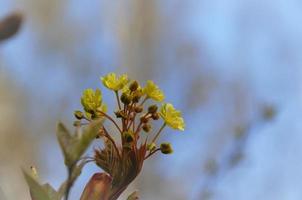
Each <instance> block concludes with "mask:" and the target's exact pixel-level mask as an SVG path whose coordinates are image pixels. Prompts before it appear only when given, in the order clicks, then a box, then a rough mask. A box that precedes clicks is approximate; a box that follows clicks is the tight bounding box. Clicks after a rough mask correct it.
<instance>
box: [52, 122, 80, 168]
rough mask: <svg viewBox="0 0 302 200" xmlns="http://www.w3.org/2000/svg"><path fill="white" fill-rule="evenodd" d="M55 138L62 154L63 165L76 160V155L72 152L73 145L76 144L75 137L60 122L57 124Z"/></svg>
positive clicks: (70, 164)
mask: <svg viewBox="0 0 302 200" xmlns="http://www.w3.org/2000/svg"><path fill="white" fill-rule="evenodd" d="M57 138H58V142H59V144H60V147H61V149H62V151H63V154H64V160H65V165H66V166H69V167H70V166H72V165H73V164H74V163H75V162H76V160H77V158H76V155H75V154H74V153H73V149H74V146H75V145H76V139H75V137H73V136H72V135H71V134H70V133H69V131H68V130H67V128H66V127H65V126H64V124H63V123H61V122H59V123H58V125H57Z"/></svg>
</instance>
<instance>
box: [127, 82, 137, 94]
mask: <svg viewBox="0 0 302 200" xmlns="http://www.w3.org/2000/svg"><path fill="white" fill-rule="evenodd" d="M138 86H139V85H138V82H137V81H133V82H132V83H131V84H130V86H129V89H130V91H132V92H133V91H135V90H137V88H138Z"/></svg>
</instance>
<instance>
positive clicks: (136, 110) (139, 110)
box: [134, 106, 144, 113]
mask: <svg viewBox="0 0 302 200" xmlns="http://www.w3.org/2000/svg"><path fill="white" fill-rule="evenodd" d="M143 110H144V108H143V106H136V107H135V108H134V111H135V112H136V113H141V112H143Z"/></svg>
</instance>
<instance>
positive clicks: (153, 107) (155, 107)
mask: <svg viewBox="0 0 302 200" xmlns="http://www.w3.org/2000/svg"><path fill="white" fill-rule="evenodd" d="M157 109H158V107H157V105H155V104H154V105H152V106H149V108H148V112H149V113H151V114H153V113H156V111H157Z"/></svg>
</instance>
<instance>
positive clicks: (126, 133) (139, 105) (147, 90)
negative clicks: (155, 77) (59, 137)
mask: <svg viewBox="0 0 302 200" xmlns="http://www.w3.org/2000/svg"><path fill="white" fill-rule="evenodd" d="M101 81H102V83H103V85H104V86H105V87H106V88H108V89H109V90H112V91H113V93H114V95H115V98H116V101H117V110H115V111H114V117H112V116H111V115H110V114H108V113H107V106H106V105H105V104H104V103H103V98H102V93H101V90H99V89H96V90H95V91H94V90H93V89H86V90H85V91H84V92H83V96H82V98H81V104H82V106H83V110H84V111H83V112H82V111H75V117H76V118H77V121H76V122H75V125H76V126H81V125H83V124H87V123H90V122H91V121H93V120H95V119H99V118H103V119H106V120H108V121H109V122H111V123H112V124H113V125H114V126H115V127H116V130H117V131H116V133H109V131H107V129H106V128H105V124H103V126H102V128H101V130H100V131H99V135H98V138H102V139H103V140H104V143H105V147H104V148H103V149H97V150H95V156H94V161H95V162H96V164H97V165H98V166H99V167H101V168H102V169H103V170H104V171H106V172H107V173H108V174H109V175H110V176H111V177H112V187H111V192H110V198H111V199H115V198H117V197H118V196H119V195H120V194H121V192H123V191H124V190H125V189H126V188H127V186H128V185H129V184H130V183H131V182H132V181H133V180H134V179H135V177H136V176H137V175H138V174H139V172H140V171H141V168H142V166H143V162H144V161H145V160H146V159H148V158H149V157H151V156H152V155H154V154H155V153H156V152H158V151H161V152H162V153H163V154H170V153H172V152H173V150H172V147H171V144H170V143H162V144H160V145H157V140H158V138H159V136H160V134H161V133H162V131H163V129H164V128H165V127H167V126H168V127H171V128H173V129H175V130H180V131H183V130H184V128H185V123H184V120H183V118H182V115H181V112H180V111H178V110H176V109H175V108H174V106H173V105H172V104H171V103H162V102H163V101H164V99H165V95H164V93H163V91H162V90H161V89H160V88H159V87H158V86H157V85H156V84H155V83H154V82H153V81H151V80H148V81H147V82H146V84H145V86H141V85H140V83H139V82H138V81H135V80H130V79H129V78H128V76H127V75H126V74H123V75H121V76H117V75H116V74H114V73H109V74H108V75H106V76H104V77H101ZM152 100H153V101H155V103H154V104H152V103H150V102H149V101H152ZM146 102H147V103H148V105H149V106H146V104H147V103H146ZM159 103H160V104H161V105H158V104H159ZM160 119H162V121H163V123H162V126H161V127H160V128H159V129H158V130H157V131H154V133H152V132H153V131H152V130H153V126H152V122H153V121H156V120H160ZM85 121H86V122H85ZM114 134H117V135H115V136H112V135H114ZM116 136H118V137H116ZM116 138H119V139H118V140H117V139H116Z"/></svg>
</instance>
